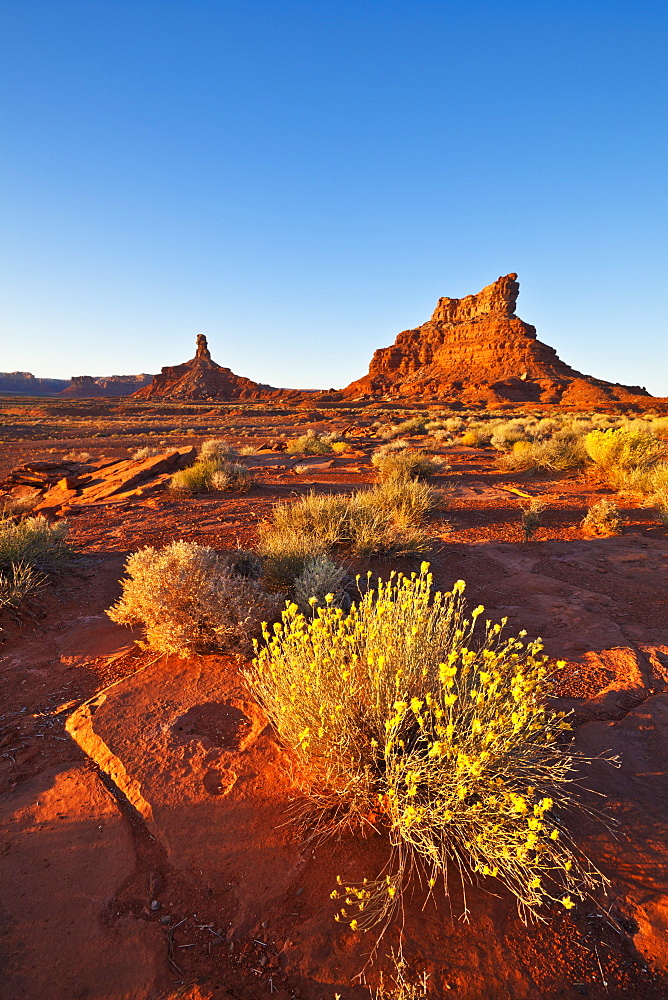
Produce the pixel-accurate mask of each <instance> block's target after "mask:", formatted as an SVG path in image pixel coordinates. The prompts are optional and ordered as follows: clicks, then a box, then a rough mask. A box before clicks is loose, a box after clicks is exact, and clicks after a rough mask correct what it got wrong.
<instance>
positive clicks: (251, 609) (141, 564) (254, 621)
mask: <svg viewBox="0 0 668 1000" xmlns="http://www.w3.org/2000/svg"><path fill="white" fill-rule="evenodd" d="M125 572H126V574H127V576H126V577H125V578H124V579H123V580H121V584H122V587H123V593H122V596H121V598H120V600H119V601H118V602H117V603H116V604H115V605H114V606H113V607H111V608H109V610H108V611H107V614H108V615H109V617H110V618H111V619H112V621H115V622H119V623H120V624H121V625H141V626H142V627H143V628H144V629H145V633H146V642H147V644H148V646H150V647H151V648H153V649H155V650H157V651H158V652H160V653H178V654H179V655H182V656H183V655H186V654H187V653H191V652H207V651H219V650H225V649H242V650H244V649H248V648H249V644H250V640H251V638H252V636H253V634H254V633H256V632H257V631H258V629H259V627H260V624H261V622H262V621H269V620H271V619H272V618H273V617H274V616H275V615H276V614H277V612H278V605H277V601H276V599H275V598H274V597H272V596H270V595H267V594H265V593H264V592H263V591H262V590H261V589H260V587H259V586H258V584H257V583H255V582H254V581H252V580H249V579H245V578H243V577H240V576H235V575H233V574H232V573H231V572H230V569H229V567H228V566H226V565H225V562H224V560H221V559H219V558H218V555H217V553H216V552H214V550H213V549H211V548H208V547H207V546H204V545H197V544H196V543H195V542H184V541H178V542H172V543H171V544H170V545H166V546H165V547H164V548H162V549H154V548H153V547H151V546H147V547H146V548H144V549H140V550H139V551H138V552H133V553H132V555H130V556H129V557H128V559H127V562H126V564H125Z"/></svg>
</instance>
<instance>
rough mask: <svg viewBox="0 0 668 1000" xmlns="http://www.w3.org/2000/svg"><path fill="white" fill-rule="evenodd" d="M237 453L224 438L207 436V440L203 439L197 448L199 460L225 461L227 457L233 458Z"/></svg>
mask: <svg viewBox="0 0 668 1000" xmlns="http://www.w3.org/2000/svg"><path fill="white" fill-rule="evenodd" d="M236 454H237V450H236V448H235V447H234V446H233V445H231V444H230V443H229V441H226V440H225V438H209V440H208V441H203V442H202V445H201V447H200V450H199V457H200V460H201V461H204V462H207V461H221V462H222V461H225V459H228V458H234V456H235V455H236Z"/></svg>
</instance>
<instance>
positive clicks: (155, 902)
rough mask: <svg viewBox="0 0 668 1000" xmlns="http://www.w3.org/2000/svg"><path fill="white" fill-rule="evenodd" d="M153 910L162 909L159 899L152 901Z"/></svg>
mask: <svg viewBox="0 0 668 1000" xmlns="http://www.w3.org/2000/svg"><path fill="white" fill-rule="evenodd" d="M151 909H152V910H153V911H155V910H159V909H160V900H159V899H152V900H151Z"/></svg>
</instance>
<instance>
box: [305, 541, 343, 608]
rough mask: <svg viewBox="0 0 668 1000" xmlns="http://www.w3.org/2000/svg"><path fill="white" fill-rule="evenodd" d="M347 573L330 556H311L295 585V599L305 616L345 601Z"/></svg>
mask: <svg viewBox="0 0 668 1000" xmlns="http://www.w3.org/2000/svg"><path fill="white" fill-rule="evenodd" d="M345 579H346V571H345V569H344V568H343V567H342V566H339V564H338V563H335V562H333V560H332V559H330V558H329V556H326V555H317V556H310V557H309V558H308V559H307V560H306V561H305V563H304V567H303V569H302V571H301V573H300V574H299V576H298V577H297V579H296V580H295V583H294V597H295V602H296V604H297V607H298V608H299V610H300V611H301V612H302V613H303V614H313V613H314V608H315V607H318V606H319V605H322V604H324V603H325V601H326V598H328V597H329V599H330V603H334V604H336V605H337V606H340V605H341V603H342V602H343V600H344V599H345V591H344V589H343V586H342V585H343V582H344V580H345Z"/></svg>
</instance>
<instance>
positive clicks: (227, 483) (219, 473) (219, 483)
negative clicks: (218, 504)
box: [211, 462, 253, 491]
mask: <svg viewBox="0 0 668 1000" xmlns="http://www.w3.org/2000/svg"><path fill="white" fill-rule="evenodd" d="M252 485H253V477H252V476H251V474H250V471H249V470H248V469H247V468H246V466H245V465H239V464H238V463H236V462H219V463H218V468H217V469H216V470H215V472H213V473H212V475H211V488H212V489H214V490H238V491H244V490H248V489H250V488H251V486H252Z"/></svg>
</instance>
